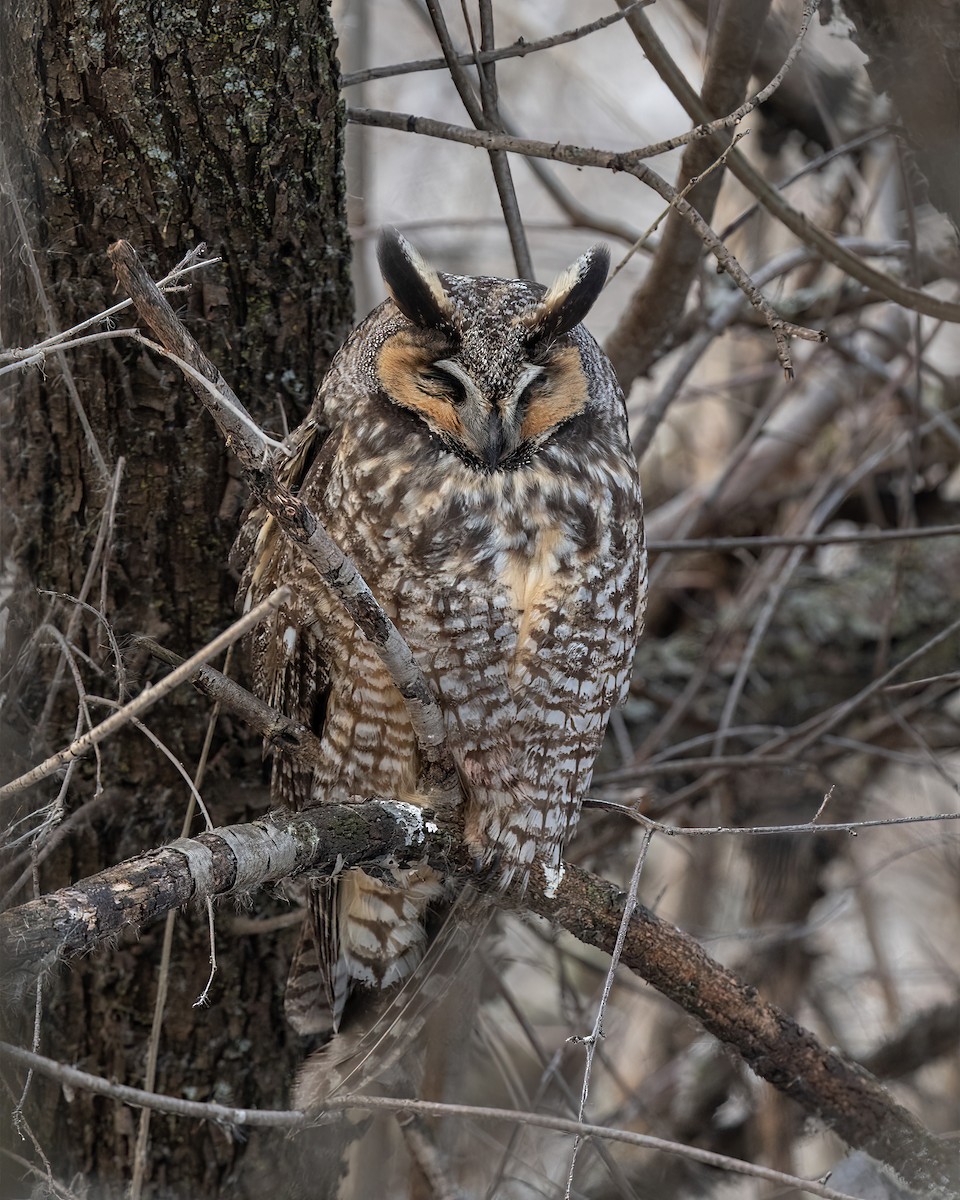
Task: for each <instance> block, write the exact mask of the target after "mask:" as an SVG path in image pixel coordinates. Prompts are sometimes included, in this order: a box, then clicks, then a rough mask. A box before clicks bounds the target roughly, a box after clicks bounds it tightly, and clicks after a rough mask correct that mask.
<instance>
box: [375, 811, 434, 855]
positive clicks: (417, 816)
mask: <svg viewBox="0 0 960 1200" xmlns="http://www.w3.org/2000/svg"><path fill="white" fill-rule="evenodd" d="M381 803H382V805H383V807H384V808H385V809H386V810H387V811H388V812H390V813H391V814H392V815H393V816H394V817H395V818H396V820H397V821H398V822H399V823H400V824H401V825H402V826H403V839H404V841H405V842H406V844H407V845H408V846H416V845H419V844H420V843H421V842H422V841H423V840H424V835H425V832H426V828H425V826H426V823H425V822H424V819H423V810H422V809H420V808H418V807H417V805H416V804H406V803H405V802H404V801H402V800H383V801H381Z"/></svg>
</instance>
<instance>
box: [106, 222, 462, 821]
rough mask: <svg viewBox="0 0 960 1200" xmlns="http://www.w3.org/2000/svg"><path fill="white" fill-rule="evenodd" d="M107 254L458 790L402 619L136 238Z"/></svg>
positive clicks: (438, 777)
mask: <svg viewBox="0 0 960 1200" xmlns="http://www.w3.org/2000/svg"><path fill="white" fill-rule="evenodd" d="M109 257H110V260H111V262H112V263H113V265H114V268H115V270H116V271H117V275H118V277H119V279H120V282H121V284H122V285H123V287H124V289H125V290H126V291H127V292H128V293H129V294H130V296H131V298H132V299H133V302H134V305H135V307H136V309H137V312H138V313H139V314H140V316H141V317H142V318H143V320H144V321H146V323H147V324H148V325H149V326H150V328H151V329H152V330H153V331H154V333H155V334H156V336H157V338H158V339H159V341H160V342H161V343H163V345H164V347H165V348H166V350H167V352H169V353H171V354H175V355H176V356H177V357H178V358H181V359H183V360H185V361H186V362H187V363H188V364H189V365H190V366H191V367H192V368H193V369H194V370H195V371H196V372H198V373H199V375H200V376H202V377H203V378H204V379H205V380H207V381H208V382H209V383H210V384H211V385H212V389H211V388H207V387H206V386H201V385H200V384H199V383H198V382H197V381H196V379H195V378H192V377H191V376H190V375H188V376H187V378H188V382H190V385H191V387H193V389H194V391H195V392H196V394H197V396H198V397H199V398H200V400H201V401H202V402H203V404H204V406H205V407H206V408H207V410H208V412H210V414H211V416H212V417H213V419H214V421H215V422H216V423H217V427H218V429H219V430H220V432H221V434H222V436H223V437H224V439H225V441H226V443H227V445H228V446H229V447H230V449H231V450H233V452H234V454H235V455H236V456H237V460H238V461H239V463H240V465H241V467H242V468H243V471H244V474H245V475H246V478H247V481H248V483H249V484H250V487H251V489H252V490H253V492H254V494H255V495H256V496H257V499H258V500H259V501H260V503H261V504H262V505H263V507H264V508H266V509H267V511H268V512H269V513H270V514H271V515H272V516H273V517H274V519H275V520H276V521H277V523H278V524H279V526H280V528H281V529H282V530H283V532H284V533H285V534H286V536H287V537H288V538H289V539H290V540H291V541H292V542H294V543H295V544H296V545H297V546H298V547H299V548H300V550H301V552H302V553H303V555H304V557H305V558H306V559H307V561H308V562H310V564H311V565H312V566H313V567H315V568H316V570H317V571H318V572H319V574H320V575H321V577H322V578H323V579H324V581H325V582H326V583H327V584H328V585H329V586H330V587H331V589H332V590H333V591H334V592H335V593H336V595H337V596H338V598H339V599H340V601H341V602H342V604H343V606H344V607H345V608H346V610H347V611H348V612H349V613H350V615H351V616H352V617H353V619H354V621H355V622H356V623H357V627H358V628H359V629H360V630H361V631H362V632H363V633H364V634H365V636H366V637H367V638H368V639H369V641H370V643H371V644H372V645H373V647H374V648H375V650H376V651H377V653H378V654H379V655H380V658H381V659H382V660H383V663H384V665H385V666H386V668H387V670H388V671H389V673H390V676H391V678H392V679H393V681H394V684H395V685H396V687H397V690H398V691H399V692H400V694H401V696H402V697H403V699H404V702H405V704H406V706H407V711H408V713H409V715H410V723H411V725H412V726H413V730H414V734H415V736H416V739H417V743H418V747H419V750H420V754H421V758H422V761H423V762H424V763H425V764H426V772H425V777H426V781H427V783H428V785H429V786H434V787H436V789H437V791H438V793H439V794H442V795H444V796H447V797H451V798H452V797H454V796H456V795H457V794H458V786H457V782H456V771H455V769H454V767H453V763H452V760H451V758H450V755H449V752H448V750H447V745H446V736H445V731H444V726H443V717H442V714H441V712H440V707H439V705H438V704H437V701H436V697H435V696H434V695H433V693H432V691H431V689H430V686H429V685H428V683H427V681H426V680H425V679H424V676H423V672H422V671H421V670H420V668H419V666H418V665H417V663H416V662H415V660H414V658H413V655H412V654H411V653H410V650H409V647H408V646H407V645H406V643H405V642H404V640H403V638H402V637H401V636H400V633H399V631H398V630H397V628H396V626H395V625H394V624H393V622H392V621H390V620H389V619H388V618H387V616H386V614H385V613H384V611H383V609H382V608H381V607H380V605H379V604H378V603H377V601H376V599H375V598H374V596H373V593H372V592H371V591H370V588H369V587H368V586H367V584H366V583H365V582H364V580H363V579H362V577H361V575H360V573H359V571H358V570H357V569H356V567H355V566H354V565H353V563H352V562H351V561H350V560H349V559H348V558H347V557H346V555H345V554H344V553H343V552H342V551H341V550H340V548H339V547H338V546H337V545H336V544H335V542H334V541H333V539H332V538H331V537H330V536H329V534H328V533H327V532H326V530H325V529H324V528H323V526H322V525H321V524H320V522H319V521H318V520H317V518H316V516H315V515H314V514H313V513H312V512H311V511H310V510H309V509H308V508H307V506H306V505H305V504H304V503H303V502H302V501H301V500H299V499H298V498H297V497H296V496H294V495H293V493H292V492H291V491H290V490H289V488H286V487H284V486H283V485H282V484H281V483H280V482H279V481H278V480H277V477H276V473H275V472H274V470H273V467H272V464H271V462H270V460H269V459H268V458H267V457H266V456H265V454H264V453H263V449H262V445H261V444H260V443H259V442H258V440H257V439H256V438H254V437H251V433H250V430H249V428H248V422H249V420H250V418H249V417H247V415H246V412H245V410H244V407H243V405H242V404H241V403H240V400H239V399H238V398H237V396H236V394H235V393H234V391H233V389H232V388H231V387H230V386H229V384H228V383H227V382H226V380H225V379H224V378H223V376H222V375H221V374H220V372H219V371H218V370H217V368H216V367H215V366H214V364H213V363H212V362H211V361H210V360H209V359H208V358H207V357H206V355H205V354H204V353H203V351H202V350H201V349H200V347H199V346H198V345H197V343H196V341H195V340H194V339H193V338H192V337H191V336H190V334H189V333H188V332H187V330H186V329H185V328H184V326H183V325H182V324H181V322H180V321H178V320H177V318H176V315H175V314H174V312H173V309H172V308H171V307H170V305H169V304H168V303H167V301H166V299H165V298H164V296H163V295H162V293H161V292H160V291H159V290H158V288H157V286H156V285H155V284H154V283H153V281H152V280H151V279H150V277H149V276H148V275H147V273H146V271H144V269H143V267H142V266H141V264H140V261H139V259H138V258H137V255H136V252H135V251H134V249H133V247H132V246H131V245H130V243H129V242H124V241H120V242H115V243H114V245H113V246H111V247H110V250H109ZM239 414H242V416H240V415H239ZM244 417H245V418H246V420H244V419H243V418H244Z"/></svg>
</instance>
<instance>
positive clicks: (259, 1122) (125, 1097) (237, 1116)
mask: <svg viewBox="0 0 960 1200" xmlns="http://www.w3.org/2000/svg"><path fill="white" fill-rule="evenodd" d="M0 1055H3V1056H4V1057H6V1058H8V1059H10V1060H11V1061H12V1062H15V1063H18V1064H19V1065H21V1066H24V1067H29V1068H32V1069H33V1070H35V1071H37V1072H38V1074H42V1075H45V1076H46V1077H47V1078H49V1079H54V1080H56V1081H57V1082H59V1083H61V1084H65V1085H66V1086H68V1087H74V1088H81V1089H83V1090H85V1091H90V1092H94V1093H96V1094H97V1095H99V1096H107V1097H109V1098H110V1099H113V1100H117V1101H119V1102H120V1103H122V1104H130V1105H133V1106H134V1107H135V1108H140V1107H150V1108H152V1109H154V1110H155V1111H156V1112H165V1113H169V1114H171V1115H172V1116H178V1117H185V1118H189V1119H193V1120H200V1121H215V1122H217V1123H218V1124H221V1125H226V1126H228V1127H230V1126H235V1127H239V1128H260V1129H264V1128H266V1129H303V1128H307V1127H309V1126H310V1125H312V1124H313V1123H314V1122H313V1120H312V1119H310V1118H308V1117H307V1116H306V1115H305V1114H304V1113H302V1112H297V1111H296V1110H295V1109H294V1110H290V1109H265V1108H230V1107H228V1106H227V1105H225V1104H213V1103H209V1102H204V1101H198V1100H184V1099H182V1098H180V1097H179V1096H164V1095H159V1094H158V1093H156V1092H145V1091H142V1090H141V1089H140V1088H134V1087H129V1086H127V1085H126V1084H122V1083H113V1082H112V1081H111V1080H109V1079H104V1078H103V1077H102V1076H99V1075H91V1074H90V1073H89V1072H87V1071H81V1070H79V1069H78V1068H76V1067H70V1066H67V1065H66V1064H65V1063H58V1062H55V1061H54V1060H53V1059H51V1058H45V1057H43V1056H42V1055H40V1054H32V1053H31V1052H30V1051H28V1050H22V1049H20V1047H19V1046H12V1045H10V1044H9V1043H7V1042H0ZM351 1108H353V1109H361V1110H364V1109H365V1110H367V1111H369V1112H389V1113H417V1114H421V1115H423V1116H428V1117H448V1116H449V1117H461V1118H467V1119H470V1120H478V1121H484V1120H486V1121H500V1122H505V1123H507V1124H511V1125H512V1124H515V1123H519V1124H522V1125H528V1126H530V1127H531V1128H535V1129H550V1130H554V1131H556V1132H558V1133H572V1134H575V1135H577V1136H580V1137H599V1138H604V1139H605V1140H607V1141H614V1142H623V1143H625V1144H626V1145H630V1146H640V1147H642V1148H644V1149H647V1150H658V1151H662V1152H663V1153H665V1154H675V1155H679V1156H680V1157H681V1158H686V1159H689V1160H690V1161H691V1162H699V1163H704V1164H705V1165H706V1166H710V1167H714V1168H716V1169H717V1170H722V1171H731V1172H734V1173H736V1174H739V1175H746V1176H749V1177H752V1178H755V1179H762V1180H765V1181H767V1182H769V1183H776V1184H779V1185H780V1186H781V1187H789V1188H798V1189H799V1190H800V1191H805V1192H808V1193H809V1194H810V1195H812V1196H821V1197H823V1198H824V1200H856V1197H854V1196H850V1195H849V1194H848V1193H846V1192H838V1191H836V1190H835V1189H833V1188H831V1187H827V1186H826V1184H823V1183H819V1182H814V1181H812V1180H806V1179H801V1178H800V1177H799V1176H795V1175H786V1174H784V1173H783V1172H782V1171H774V1170H772V1169H771V1168H769V1167H761V1166H757V1165H756V1164H755V1163H748V1162H744V1161H743V1160H742V1159H737V1158H731V1157H729V1156H728V1155H725V1154H717V1153H715V1152H714V1151H711V1150H701V1149H699V1148H697V1147H694V1146H684V1145H682V1144H681V1143H679V1142H671V1141H667V1140H666V1139H665V1138H658V1137H653V1136H651V1135H649V1134H643V1133H633V1132H632V1131H629V1130H623V1129H609V1128H607V1127H605V1126H603V1125H586V1124H581V1123H580V1122H579V1121H571V1120H567V1119H566V1118H564V1117H552V1116H547V1115H545V1114H542V1113H527V1112H518V1111H516V1110H512V1109H505V1108H485V1107H480V1106H479V1105H469V1104H441V1103H438V1102H435V1101H432V1100H397V1099H393V1098H391V1097H387V1096H361V1095H347V1096H337V1097H332V1098H331V1099H330V1100H328V1101H326V1102H325V1104H324V1109H325V1111H326V1112H330V1113H333V1112H344V1111H346V1110H347V1109H351Z"/></svg>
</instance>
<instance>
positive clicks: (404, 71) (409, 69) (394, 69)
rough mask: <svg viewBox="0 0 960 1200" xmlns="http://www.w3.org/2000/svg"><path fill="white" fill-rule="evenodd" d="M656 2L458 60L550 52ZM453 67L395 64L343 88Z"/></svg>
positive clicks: (646, 0)
mask: <svg viewBox="0 0 960 1200" xmlns="http://www.w3.org/2000/svg"><path fill="white" fill-rule="evenodd" d="M652 3H653V0H631V3H629V4H628V5H627V6H626V8H623V9H621V10H620V11H619V12H614V13H608V15H607V16H605V17H600V18H599V19H598V20H596V21H591V22H590V23H589V24H587V25H578V26H577V27H576V28H575V29H566V30H564V31H563V33H554V34H551V35H550V37H545V38H538V39H537V40H536V41H535V42H525V41H524V40H523V38H519V39H518V40H517V41H515V42H513V43H512V44H511V45H509V46H501V47H500V48H499V49H498V50H494V49H490V50H481V51H480V53H479V54H458V55H457V56H456V61H457V62H458V63H459V64H460V65H461V66H464V67H470V66H473V65H474V64H475V63H478V62H479V63H481V64H482V63H495V62H502V61H503V60H504V59H506V58H525V57H526V56H527V55H528V54H535V53H536V52H537V51H538V50H549V49H550V48H551V47H552V46H564V45H566V44H567V43H568V42H575V41H577V40H578V39H579V38H583V37H587V36H588V35H589V34H591V33H596V32H597V30H598V29H606V28H607V26H608V25H614V24H616V22H617V21H621V20H623V18H624V17H625V16H626V15H627V13H630V12H633V10H634V9H639V8H646V7H647V5H648V4H652ZM449 66H450V64H449V62H448V60H447V59H446V58H421V59H418V60H417V61H416V62H405V63H395V64H394V65H393V66H389V67H370V68H369V69H368V70H366V71H353V72H351V73H350V74H348V75H344V76H343V78H342V79H341V81H340V86H341V87H345V88H348V87H356V85H357V84H360V83H369V81H370V80H371V79H392V78H393V77H394V76H396V75H418V74H419V73H420V72H421V71H443V70H445V69H449Z"/></svg>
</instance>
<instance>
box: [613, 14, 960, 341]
mask: <svg viewBox="0 0 960 1200" xmlns="http://www.w3.org/2000/svg"><path fill="white" fill-rule="evenodd" d="M618 3H621V0H618ZM621 7H625V5H624V4H622V3H621ZM627 24H628V25H629V26H630V28H631V29H632V30H633V31H634V33H635V34H636V36H637V40H638V41H639V42H640V45H641V47H642V49H643V52H644V54H645V55H646V56H647V58H648V59H649V60H650V62H651V63H652V64H653V66H654V67H655V69H656V71H657V73H658V74H659V76H660V78H661V79H662V80H663V82H664V83H665V84H666V85H667V87H668V88H669V89H670V91H671V92H672V93H673V94H674V96H676V98H677V99H678V100H679V101H680V103H681V104H682V105H683V107H684V108H685V109H686V111H687V113H688V115H689V116H690V117H691V119H692V120H694V121H698V122H701V123H706V122H709V121H710V119H711V114H710V113H708V112H707V111H706V110H705V109H704V107H703V103H702V101H701V99H700V97H699V96H698V95H697V93H696V91H695V90H694V89H693V88H692V87H691V86H690V84H689V82H688V81H687V79H686V77H685V76H684V74H683V72H682V71H681V70H680V68H679V67H678V66H677V64H676V62H674V60H673V59H672V57H671V56H670V54H669V52H668V51H667V49H666V47H665V46H664V44H663V42H661V40H660V38H659V37H658V36H657V34H656V32H655V31H654V29H653V26H652V25H651V24H650V22H649V21H648V20H647V18H646V16H645V14H644V13H642V12H631V13H629V14H628V15H627ZM728 165H729V167H730V170H731V172H732V173H733V175H735V176H736V178H737V179H739V180H740V182H741V183H742V184H743V185H744V187H746V188H748V189H749V190H750V191H751V192H752V193H753V195H754V196H756V197H757V199H758V200H759V201H760V203H761V204H762V205H763V206H764V208H766V209H767V211H768V212H769V213H770V214H771V215H772V216H774V217H776V218H777V219H778V220H780V221H782V222H783V224H784V225H786V227H787V228H788V229H789V230H790V231H791V233H793V234H795V235H796V236H797V237H798V238H799V239H800V240H801V241H802V242H805V243H807V244H808V245H811V246H816V248H817V249H818V250H819V251H820V253H821V254H822V255H823V257H824V258H825V259H827V261H828V262H831V263H833V264H834V266H837V267H840V269H841V270H842V271H845V272H846V274H848V275H850V276H851V277H852V278H854V279H856V280H858V281H859V282H860V283H862V284H864V285H865V286H867V287H870V288H874V289H875V290H876V291H878V292H879V293H880V294H881V295H883V296H885V297H886V298H887V299H888V300H893V301H894V302H895V303H896V304H902V305H903V307H904V308H909V309H912V310H913V311H914V312H918V313H922V314H923V315H924V316H927V317H936V318H937V319H939V320H942V321H950V322H953V323H954V324H956V323H960V304H957V303H955V302H952V301H949V300H941V299H940V298H939V297H938V296H933V295H930V294H929V293H928V292H921V291H919V290H917V289H916V288H911V287H907V286H905V285H904V284H902V283H900V282H899V281H898V280H896V279H894V278H893V277H892V276H890V275H885V274H884V273H883V272H882V271H877V270H876V269H875V268H874V267H871V266H870V265H869V263H866V262H864V260H863V259H862V258H860V256H859V255H857V254H853V253H852V252H851V251H849V250H846V249H844V247H843V246H841V245H840V243H839V242H838V241H837V240H836V239H835V238H833V237H831V236H830V234H829V233H827V232H826V231H825V230H823V229H821V228H820V227H819V226H818V225H815V224H813V222H812V221H811V220H810V219H809V218H808V217H806V216H805V215H804V214H803V213H801V212H800V211H799V210H798V209H795V208H794V207H793V206H792V205H791V204H789V203H788V202H787V201H786V200H785V199H784V198H783V196H782V195H781V194H780V193H779V192H778V191H777V189H776V188H774V187H771V186H770V184H768V183H767V181H766V180H765V179H764V178H763V176H762V175H761V174H760V172H759V171H756V170H755V169H754V168H753V167H752V166H751V165H750V163H749V161H748V160H747V159H746V158H745V157H744V155H743V154H741V153H740V152H739V151H736V150H735V151H734V152H733V153H732V154H731V155H730V158H729V160H728Z"/></svg>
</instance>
